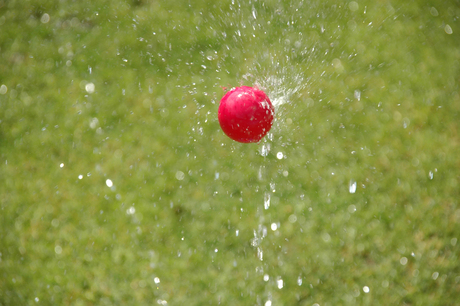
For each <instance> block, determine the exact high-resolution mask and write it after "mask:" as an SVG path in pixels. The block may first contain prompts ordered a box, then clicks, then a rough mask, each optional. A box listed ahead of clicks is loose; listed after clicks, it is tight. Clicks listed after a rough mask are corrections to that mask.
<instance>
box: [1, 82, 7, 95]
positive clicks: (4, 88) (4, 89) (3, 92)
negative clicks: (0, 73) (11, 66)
mask: <svg viewBox="0 0 460 306" xmlns="http://www.w3.org/2000/svg"><path fill="white" fill-rule="evenodd" d="M7 91H8V87H6V85H5V84H2V86H0V95H4V94H6V92H7Z"/></svg>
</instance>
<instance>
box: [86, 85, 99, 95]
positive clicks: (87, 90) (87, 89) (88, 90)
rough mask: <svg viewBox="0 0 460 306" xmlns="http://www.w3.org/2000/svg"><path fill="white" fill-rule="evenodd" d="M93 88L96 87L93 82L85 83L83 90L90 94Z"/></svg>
mask: <svg viewBox="0 0 460 306" xmlns="http://www.w3.org/2000/svg"><path fill="white" fill-rule="evenodd" d="M95 89H96V86H94V84H93V83H88V84H86V85H85V90H86V92H87V93H89V94H92V93H93V92H94V90H95Z"/></svg>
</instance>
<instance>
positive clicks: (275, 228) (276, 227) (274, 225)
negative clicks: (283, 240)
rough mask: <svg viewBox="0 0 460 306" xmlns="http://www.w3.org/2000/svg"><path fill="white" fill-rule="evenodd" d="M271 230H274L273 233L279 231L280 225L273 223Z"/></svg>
mask: <svg viewBox="0 0 460 306" xmlns="http://www.w3.org/2000/svg"><path fill="white" fill-rule="evenodd" d="M270 228H271V229H272V231H276V230H277V229H278V225H277V224H276V223H272V224H271V225H270Z"/></svg>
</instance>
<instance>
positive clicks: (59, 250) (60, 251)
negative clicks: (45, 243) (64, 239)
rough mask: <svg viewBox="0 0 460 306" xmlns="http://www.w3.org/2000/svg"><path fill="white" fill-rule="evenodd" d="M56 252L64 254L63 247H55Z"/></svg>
mask: <svg viewBox="0 0 460 306" xmlns="http://www.w3.org/2000/svg"><path fill="white" fill-rule="evenodd" d="M54 252H56V254H58V255H59V254H61V253H62V247H61V246H60V245H57V246H55V247H54Z"/></svg>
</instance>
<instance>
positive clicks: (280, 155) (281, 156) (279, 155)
mask: <svg viewBox="0 0 460 306" xmlns="http://www.w3.org/2000/svg"><path fill="white" fill-rule="evenodd" d="M283 157H284V154H283V152H278V153H276V158H278V159H282V158H283Z"/></svg>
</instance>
